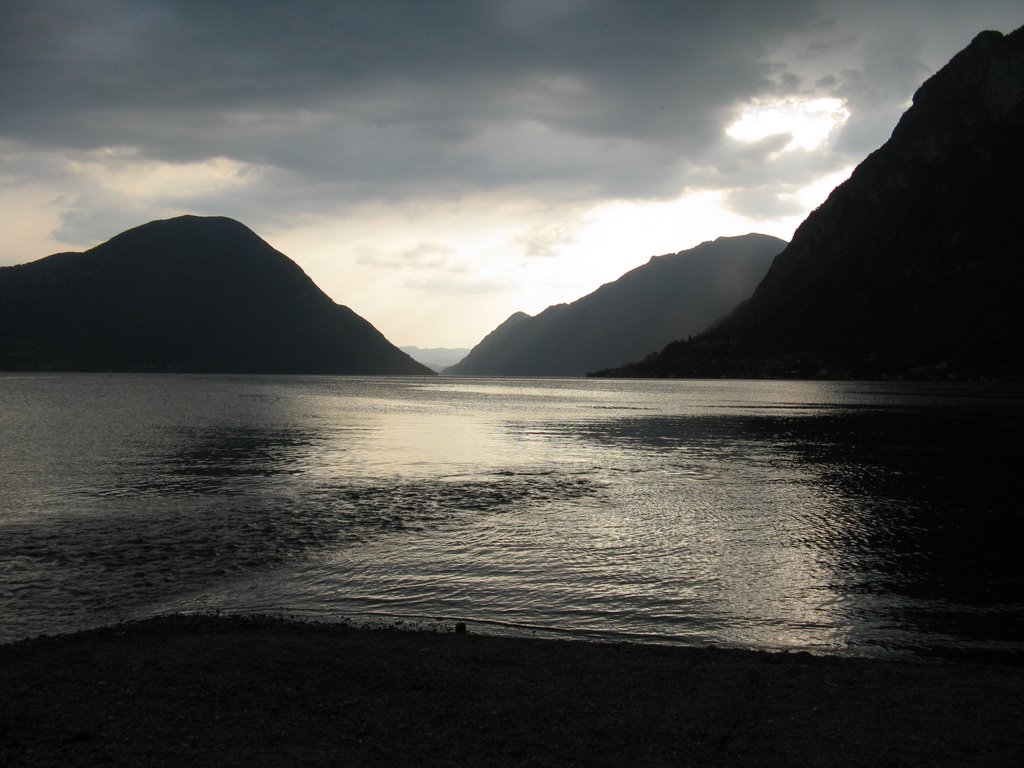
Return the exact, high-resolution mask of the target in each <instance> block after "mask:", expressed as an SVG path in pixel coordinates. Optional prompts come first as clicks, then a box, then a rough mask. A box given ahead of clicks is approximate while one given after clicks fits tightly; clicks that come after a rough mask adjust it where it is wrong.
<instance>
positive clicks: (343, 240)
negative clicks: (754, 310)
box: [0, 0, 1024, 346]
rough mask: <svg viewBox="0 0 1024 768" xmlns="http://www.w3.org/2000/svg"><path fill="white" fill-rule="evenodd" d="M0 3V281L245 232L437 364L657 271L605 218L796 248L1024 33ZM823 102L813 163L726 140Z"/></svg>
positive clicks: (982, 13) (558, 5)
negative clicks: (829, 207) (930, 112)
mask: <svg viewBox="0 0 1024 768" xmlns="http://www.w3.org/2000/svg"><path fill="white" fill-rule="evenodd" d="M0 9H2V10H0V14H2V17H0V104H2V105H3V106H2V110H0V204H2V206H3V207H2V208H0V229H2V230H4V231H5V233H6V234H5V235H4V236H3V238H2V239H0V263H5V264H10V263H19V262H23V261H28V260H32V259H35V258H39V257H41V256H43V255H45V254H47V253H49V252H52V251H54V250H61V249H72V248H74V249H78V248H82V247H89V246H91V245H95V244H97V243H98V242H101V241H102V240H105V239H107V238H109V237H110V236H112V235H113V234H116V233H117V232H118V231H121V230H123V229H126V228H128V227H130V226H134V225H137V224H141V223H144V222H145V221H148V220H150V219H153V218H160V217H165V216H170V215H175V214H177V213H184V212H194V213H205V214H221V215H230V216H234V217H236V218H238V219H240V220H241V221H243V222H244V223H246V224H248V225H249V226H250V227H252V228H253V229H255V230H256V231H257V232H258V233H259V234H261V235H263V236H264V237H267V238H268V239H270V240H271V242H272V243H273V244H274V245H276V246H277V247H279V248H281V249H282V250H284V251H285V252H286V253H287V254H288V255H289V256H291V257H292V258H294V259H295V260H297V261H299V263H300V264H302V265H303V266H304V268H306V270H307V271H308V272H310V274H311V275H312V276H313V277H314V279H316V280H317V282H318V283H320V284H321V285H322V287H324V288H325V290H327V291H328V293H330V294H331V295H332V296H333V297H334V298H335V299H336V300H338V301H340V302H342V303H346V304H349V305H350V306H352V307H353V308H354V309H355V310H356V311H357V312H360V313H361V314H364V315H365V316H366V317H367V319H369V320H370V321H371V322H373V323H374V324H375V325H377V326H378V327H380V328H381V329H382V330H384V332H385V333H386V334H387V335H389V337H390V338H392V341H395V342H396V343H413V344H419V345H420V346H428V345H431V343H432V342H433V343H434V344H435V345H437V346H442V345H448V346H453V345H459V344H462V345H471V344H473V343H475V342H476V341H477V340H479V337H480V336H481V335H482V333H483V332H486V330H489V328H490V327H492V326H493V325H495V324H496V323H497V322H500V320H501V319H503V317H504V316H505V315H507V314H508V313H509V312H511V311H513V310H515V309H526V310H527V311H536V310H537V309H540V308H542V306H543V304H544V303H545V302H547V301H549V298H550V300H552V301H554V300H572V299H574V298H577V296H578V295H580V292H585V290H590V289H592V288H593V287H596V285H597V284H599V282H601V281H602V280H605V279H612V278H614V277H615V276H617V275H618V274H621V272H623V271H625V270H626V269H629V268H631V267H632V266H636V265H637V264H640V263H642V262H643V261H646V259H647V258H648V257H649V256H650V255H651V253H649V252H645V251H643V250H642V249H643V247H644V245H646V244H647V241H646V240H645V239H644V237H643V236H642V232H637V234H636V243H637V249H638V250H637V252H632V253H630V252H622V251H623V250H627V251H628V243H629V242H630V240H629V239H628V237H623V243H624V244H623V245H621V246H619V245H616V248H618V250H617V251H616V254H617V255H614V256H613V255H609V254H610V253H611V252H610V251H609V252H608V254H604V255H601V254H600V253H599V250H600V249H596V250H595V248H594V247H590V250H589V251H587V253H583V251H584V250H586V249H587V247H588V243H591V242H596V241H600V242H605V243H608V242H609V238H608V237H604V238H603V239H602V238H600V237H598V236H597V234H596V233H597V232H598V230H600V228H601V227H602V226H610V225H609V224H608V223H607V222H608V221H610V219H608V218H607V217H605V218H604V219H601V216H603V215H604V214H601V216H599V215H598V214H596V213H595V211H602V210H605V211H607V210H608V206H611V205H613V204H614V205H618V206H622V205H627V206H633V208H630V209H629V210H630V211H632V213H630V214H629V215H628V216H625V218H623V219H621V221H622V226H628V225H629V222H633V223H634V224H635V223H636V222H642V221H644V218H643V215H642V214H641V212H640V209H639V208H637V207H636V206H642V205H644V204H648V203H650V204H652V205H655V206H657V205H660V206H662V207H661V208H657V207H652V208H650V209H645V210H649V211H651V212H656V211H659V210H660V211H662V212H663V213H664V215H665V216H674V217H677V218H678V219H679V220H677V221H675V222H674V224H675V229H674V230H673V234H672V235H671V237H672V238H674V240H673V242H672V244H669V245H667V246H666V247H665V250H679V249H681V248H683V247H688V246H690V245H693V244H695V242H697V241H699V240H700V239H704V238H705V237H706V236H714V234H735V233H736V232H725V231H722V232H718V233H711V234H710V235H707V234H706V233H705V232H703V230H702V228H701V226H699V224H700V223H701V222H703V223H705V224H708V225H711V217H710V216H709V215H697V214H693V216H692V218H693V221H690V222H687V221H686V220H685V218H686V214H685V211H687V210H694V211H696V210H698V208H695V207H693V206H696V205H697V202H696V201H698V200H703V201H704V203H702V205H712V204H713V206H714V210H715V211H717V214H720V220H721V222H722V225H721V226H723V227H732V228H737V227H738V228H741V229H744V230H745V231H749V230H755V229H762V230H763V231H770V232H771V233H772V234H780V235H782V236H784V237H786V236H788V235H789V233H791V231H792V227H793V226H794V225H795V223H796V222H798V221H799V219H800V218H801V217H802V216H803V215H804V214H805V213H806V212H807V210H808V209H809V208H810V207H813V206H814V205H816V204H817V203H819V202H821V200H820V199H816V200H809V199H807V198H808V195H809V194H811V193H809V192H805V193H803V194H801V192H800V191H801V190H806V189H807V188H808V187H811V188H812V189H813V186H812V185H813V184H814V182H816V181H817V180H819V179H822V178H823V177H828V175H829V174H835V173H837V172H839V173H841V172H842V171H843V170H844V169H846V170H848V169H849V167H850V166H852V165H853V164H855V163H857V162H859V161H860V160H861V159H863V157H864V156H865V155H866V154H867V153H868V152H870V151H871V150H872V149H874V148H876V147H877V146H878V145H880V144H881V143H882V142H883V141H884V140H885V138H887V136H888V134H889V132H890V131H891V130H892V127H893V126H894V125H895V122H896V120H897V119H898V117H899V115H900V113H901V112H902V111H903V110H904V109H905V108H906V106H907V104H908V101H909V98H910V97H911V95H912V94H913V92H914V90H915V89H916V87H917V86H918V85H920V83H921V82H922V81H923V80H924V79H926V78H927V77H928V76H929V75H930V74H931V73H933V72H934V71H935V70H936V69H938V68H939V67H940V66H941V65H942V64H944V63H945V62H946V61H947V60H948V59H949V58H950V57H951V56H952V55H953V54H954V53H955V52H956V51H957V50H959V49H961V48H963V47H964V46H966V45H967V44H968V43H969V42H970V40H971V38H972V37H973V36H974V35H975V34H976V33H977V32H979V31H981V30H982V29H999V30H1001V31H1004V32H1009V31H1011V30H1012V29H1014V28H1016V27H1017V26H1019V25H1020V24H1021V23H1024V11H1021V10H1020V7H1019V0H1015V2H1001V1H1000V0H978V1H977V2H973V3H971V4H966V3H963V2H924V1H923V0H922V2H885V3H882V2H879V3H871V2H867V3H857V4H854V3H849V2H808V1H805V0H779V1H777V2H772V3H762V2H757V1H755V0H731V1H730V0H718V1H717V2H714V3H710V2H708V3H705V2H700V3H696V2H693V3H691V2H655V1H654V0H648V1H644V0H637V1H636V2H626V1H625V0H622V1H621V2H611V1H610V0H515V1H504V2H499V1H498V0H472V1H470V0H466V1H464V2H460V1H458V0H445V1H444V2H428V1H426V0H407V1H406V2H397V1H395V0H390V1H388V0H374V2H337V1H336V2H291V3H287V4H285V3H255V2H251V1H250V2H230V1H227V0H218V2H198V1H197V2H190V1H189V0H164V1H162V2H141V1H140V0H131V1H123V2H121V1H118V0H78V1H76V0H64V1H62V2H58V1H56V0H32V1H26V2H18V1H17V0H13V1H12V0H5V2H4V3H3V4H2V6H0ZM826 98H827V99H834V100H835V101H833V102H827V104H832V105H833V106H835V105H838V109H840V110H841V112H842V114H841V115H840V116H839V117H837V118H836V124H837V127H835V128H834V129H833V130H832V131H831V133H828V134H827V137H826V138H824V139H823V140H821V141H820V142H819V143H817V144H816V145H814V146H813V147H809V148H805V147H802V146H795V144H794V136H793V135H790V134H789V133H786V134H783V135H777V136H766V137H764V138H762V139H760V140H759V141H751V140H738V139H736V138H734V137H731V136H729V135H727V134H726V129H727V128H728V127H729V126H730V125H732V124H734V123H735V122H736V120H737V119H738V118H739V117H740V116H741V115H742V114H743V112H744V110H745V109H747V110H749V109H750V108H751V105H754V104H761V105H762V106H763V105H765V104H768V103H771V104H782V103H786V102H785V101H784V100H786V99H789V100H790V103H798V104H808V103H810V102H811V101H812V100H814V99H826ZM842 118H846V119H845V122H844V121H843V120H842ZM827 125H831V123H827ZM826 133H827V131H826ZM840 178H841V176H840ZM827 191H828V190H827V189H825V190H824V192H822V193H821V195H822V197H823V196H824V194H827ZM712 193H713V203H711V202H707V201H710V200H712V197H708V196H709V195H712ZM814 194H817V193H814ZM701 195H704V196H705V197H703V198H701V197H700V196H701ZM671 201H677V202H679V201H689V202H688V203H686V204H684V203H683V202H679V206H680V207H676V208H672V207H671V206H670V207H665V206H666V205H668V203H670V202H671ZM686 205H690V206H691V207H690V208H687V207H686ZM616 210H618V209H616ZM700 210H705V209H704V208H700ZM651 215H654V214H653V213H651ZM759 223H764V226H759ZM746 224H749V226H745V225H746ZM595 228H596V229H595ZM647 229H650V228H647ZM619 234H621V233H617V236H618V235H619ZM659 245H660V242H658V243H655V242H653V241H652V242H651V243H650V247H657V246H659ZM296 249H300V250H301V251H302V252H298V250H296ZM588 254H589V255H588ZM560 259H561V261H559V260H560ZM540 262H546V266H537V264H538V263H540ZM588 270H589V272H591V273H592V274H593V278H592V279H590V280H589V281H588V280H587V279H586V276H585V275H586V273H588ZM581 275H583V277H581ZM527 281H532V283H531V284H532V287H531V285H527V284H526V282H527ZM539 283H543V284H544V288H543V289H541V288H539V287H538V284H539ZM591 283H592V284H591ZM573 290H575V291H576V292H575V293H569V294H567V295H566V294H558V291H570V292H572V291H573ZM548 294H552V296H551V297H549V295H548ZM467 297H475V299H474V300H469V299H468V298H467ZM531 297H532V299H531ZM474 301H476V303H475V304H474ZM524 301H525V302H527V303H530V302H531V301H534V302H536V303H538V304H539V306H523V302H524ZM410 306H420V307H422V310H423V314H422V315H421V316H418V317H417V316H411V315H410V313H409V312H408V309H406V311H405V313H404V314H405V318H406V319H405V320H402V319H400V318H399V317H398V314H399V308H401V307H405V308H408V307H410ZM483 306H486V307H487V311H486V312H481V310H480V307H483ZM460 307H461V308H462V309H461V310H460ZM460 311H464V312H466V314H467V317H466V318H464V319H462V320H460V319H459V317H458V316H459V314H460ZM377 312H379V313H382V315H386V316H378V315H377V314H375V313H377ZM431 328H433V329H434V331H430V329H431ZM457 328H462V329H463V331H462V335H459V332H458V331H457V330H456V329H457ZM413 329H418V330H417V331H415V332H414V330H413ZM431 333H433V334H434V335H433V336H431ZM396 336H400V337H396Z"/></svg>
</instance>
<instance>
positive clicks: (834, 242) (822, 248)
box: [622, 29, 1024, 378]
mask: <svg viewBox="0 0 1024 768" xmlns="http://www.w3.org/2000/svg"><path fill="white" fill-rule="evenodd" d="M1022 136H1024V29H1022V30H1018V31H1016V32H1014V33H1012V34H1010V35H1007V36H1003V35H1001V34H1000V33H998V32H984V33H982V34H980V35H978V36H977V37H976V38H975V39H974V41H973V42H972V43H971V44H970V45H969V46H968V47H967V48H966V49H965V50H963V51H961V52H960V53H959V54H957V55H956V56H955V57H954V58H953V59H952V60H951V61H950V62H949V64H947V65H946V66H945V67H943V68H942V69H941V70H940V71H939V72H938V73H936V74H935V75H934V76H933V77H931V78H930V79H929V80H928V81H927V82H925V83H924V84H923V85H922V86H921V88H920V89H919V90H918V91H917V93H916V95H915V96H914V101H913V106H912V107H911V108H910V109H909V110H908V111H907V112H906V113H905V114H904V115H903V117H902V118H901V120H900V121H899V124H898V125H897V126H896V128H895V130H894V131H893V133H892V136H891V137H890V139H889V141H887V142H886V143H885V144H884V145H883V146H882V147H881V148H880V149H878V150H876V151H875V152H874V153H872V154H871V155H870V156H869V157H868V158H867V159H865V160H864V162H862V163H861V164H860V165H859V166H858V167H857V168H856V170H855V171H854V172H853V174H852V176H851V177H850V179H848V180H847V181H846V182H845V183H843V184H842V185H840V186H839V187H837V188H836V190H835V191H834V192H833V193H832V194H831V195H830V196H829V198H828V200H827V201H826V202H825V203H824V204H822V205H821V207H819V208H818V209H817V210H816V211H814V212H813V213H812V214H811V215H810V216H809V217H808V218H807V220H806V221H805V222H804V223H803V224H802V225H801V226H800V227H799V229H798V230H797V231H796V233H795V234H794V236H793V240H792V242H791V243H790V244H789V246H788V247H787V248H786V249H785V250H784V251H783V252H782V253H781V254H780V255H779V256H778V258H777V259H776V260H775V262H774V263H773V264H772V267H771V269H770V270H769V272H768V274H767V275H766V276H765V279H764V280H763V281H762V282H761V284H760V285H759V286H758V288H757V290H756V291H755V292H754V295H753V296H752V297H751V299H750V301H748V302H746V303H745V304H744V305H743V306H741V307H740V308H739V309H737V311H736V312H734V313H733V314H732V315H731V316H730V317H728V318H727V319H726V320H725V321H723V322H722V323H720V324H718V325H717V326H716V327H715V328H714V329H712V330H711V331H709V332H708V333H706V334H702V335H701V336H699V337H697V338H695V339H693V340H692V341H691V342H690V343H688V344H687V343H682V342H678V343H674V344H672V345H670V346H669V347H667V348H666V349H665V350H664V351H663V352H662V354H660V355H658V356H654V357H652V358H650V359H648V360H646V361H644V362H643V363H640V364H636V365H634V366H631V367H629V368H628V369H624V370H623V371H622V372H623V373H629V374H637V375H684V376H706V375H711V376H719V375H730V376H750V375H754V376H756V375H770V376H786V375H798V376H818V375H825V376H839V377H859V376H869V377H874V376H909V377H919V378H934V377H942V378H944V377H947V376H953V377H966V378H975V377H988V376H992V377H1000V378H1017V377H1020V376H1021V375H1022V374H1024V361H1022V355H1021V351H1022V339H1024V331H1022V320H1021V312H1020V310H1019V305H1020V302H1021V297H1022V291H1024V259H1021V257H1020V254H1021V249H1020V241H1021V235H1020V228H1019V224H1018V220H1019V217H1020V216H1021V214H1022V212H1024V184H1022V183H1021V179H1022V178H1024V141H1022Z"/></svg>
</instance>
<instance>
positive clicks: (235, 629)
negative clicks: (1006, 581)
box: [0, 616, 1024, 768]
mask: <svg viewBox="0 0 1024 768" xmlns="http://www.w3.org/2000/svg"><path fill="white" fill-rule="evenodd" d="M1022 715H1024V668H1022V667H1019V666H998V665H976V664H968V663H897V662H884V661H873V660H860V659H836V658H815V657H811V656H807V655H805V654H762V653H750V652H743V651H726V650H715V649H683V648H668V647H656V646H641V645H611V644H594V643H584V642H579V641H574V642H569V641H549V640H522V639H507V638H494V637H478V636H474V635H472V634H468V635H466V634H453V633H429V632H403V631H396V630H368V629H352V628H347V627H343V626H342V627H337V626H324V625H309V624H295V623H289V622H285V621H279V620H274V619H265V618H255V619H240V618H232V619H218V618H212V617H180V616H179V617H171V618H165V619H154V620H150V621H145V622H141V623H137V624H128V625H123V626H118V627H113V628H109V629H103V630H97V631H92V632H85V633H79V634H75V635H69V636H64V637H56V638H40V639H36V640H31V641H26V642H21V643H16V644H12V645H6V646H0V765H3V766H11V767H12V768H13V766H57V765H60V766H76V765H125V766H127V765H131V766H150V765H182V766H184V765H190V766H246V767H247V768H250V767H251V766H261V765H281V766H319V765H339V766H342V765H345V766H357V765H382V766H383V765H396V766H401V765H410V766H412V765H424V766H440V765H457V766H495V765H498V766H502V765H552V766H570V765H579V766H626V765H673V766H680V765H694V766H716V765H722V766H748V765H766V766H767V765H771V766H776V765H794V766H814V765H829V766H833V765H836V766H847V765H848V766H858V768H859V767H861V766H866V765H871V766H882V765H892V766H914V765H921V766H925V765H927V766H934V765H949V766H973V765H990V766H1010V765H1024V735H1022V734H1024V728H1022V727H1021V721H1022Z"/></svg>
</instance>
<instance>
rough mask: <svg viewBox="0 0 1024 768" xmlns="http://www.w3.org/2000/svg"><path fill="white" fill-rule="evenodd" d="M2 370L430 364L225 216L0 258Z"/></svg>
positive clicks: (284, 369)
mask: <svg viewBox="0 0 1024 768" xmlns="http://www.w3.org/2000/svg"><path fill="white" fill-rule="evenodd" d="M0 370H54V371H106V370H110V371H183V372H231V373H367V374H420V373H432V372H431V371H429V370H428V369H427V368H425V367H424V366H422V365H420V364H419V363H416V362H415V361H413V360H412V359H411V358H410V357H409V356H408V355H406V354H405V353H403V352H401V351H400V350H398V349H397V348H396V347H394V346H392V345H391V344H390V343H389V342H388V341H387V340H386V339H385V338H384V337H383V336H382V335H381V334H380V332H379V331H377V330H376V329H375V328H374V327H373V326H372V325H370V323H368V322H367V321H366V320H364V319H363V318H361V317H359V316H358V315H357V314H356V313H354V312H353V311H352V310H350V309H349V308H348V307H343V306H339V305H338V304H335V303H334V302H333V301H332V300H331V299H330V298H329V297H328V296H327V295H326V294H325V293H323V291H321V290H320V289H319V288H318V287H317V286H316V285H315V284H314V283H313V281H312V280H310V279H309V277H307V276H306V274H305V273H304V272H303V271H302V269H301V268H300V267H299V266H298V265H297V264H295V263H294V262H293V261H291V260H290V259H288V258H287V257H286V256H284V255H283V254H281V253H279V252H278V251H275V250H274V249H273V248H271V247H270V245H268V244H267V243H266V242H265V241H263V240H262V239H260V238H259V237H258V236H257V235H256V234H255V233H254V232H252V231H251V230H250V229H248V228H247V227H245V226H243V225H242V224H239V223H238V222H237V221H232V220H231V219H225V218H218V217H197V216H182V217H180V218H176V219H169V220H166V221H155V222H151V223H149V224H145V225H143V226H141V227H136V228H135V229H132V230H129V231H127V232H124V233H122V234H120V235H118V236H117V237H114V238H112V239H111V240H109V241H108V242H106V243H103V244H102V245H99V246H97V247H95V248H93V249H91V250H89V251H86V252H84V253H61V254H55V255H53V256H49V257H47V258H45V259H40V260H39V261H35V262H31V263H29V264H23V265H20V266H17V267H6V268H3V269H0Z"/></svg>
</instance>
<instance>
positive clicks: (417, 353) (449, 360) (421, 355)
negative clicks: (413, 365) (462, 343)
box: [399, 347, 469, 371]
mask: <svg viewBox="0 0 1024 768" xmlns="http://www.w3.org/2000/svg"><path fill="white" fill-rule="evenodd" d="M399 349H400V350H402V351H403V352H405V353H406V354H407V355H409V357H411V358H412V359H413V360H415V361H417V362H419V363H423V364H424V365H425V366H427V367H428V368H430V369H431V370H434V371H443V370H444V369H445V368H447V367H449V366H451V365H455V363H457V362H459V360H461V359H462V358H464V357H465V356H466V355H467V354H469V350H468V349H465V348H464V347H429V348H426V349H424V348H423V347H399Z"/></svg>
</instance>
